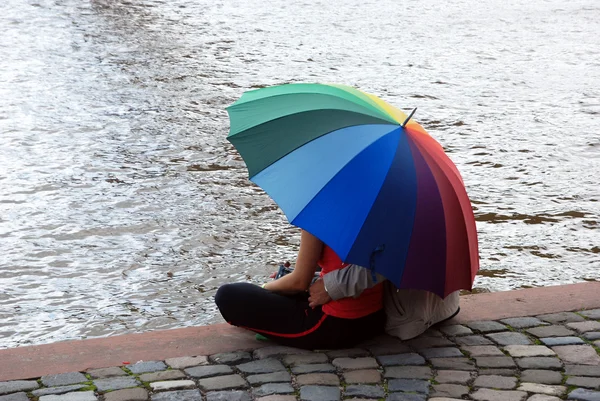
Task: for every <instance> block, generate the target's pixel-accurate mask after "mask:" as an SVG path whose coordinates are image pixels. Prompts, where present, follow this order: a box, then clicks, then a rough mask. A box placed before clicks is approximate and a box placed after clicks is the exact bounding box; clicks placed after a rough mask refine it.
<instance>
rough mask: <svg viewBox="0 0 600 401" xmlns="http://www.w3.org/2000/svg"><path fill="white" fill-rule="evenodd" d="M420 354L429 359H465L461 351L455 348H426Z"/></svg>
mask: <svg viewBox="0 0 600 401" xmlns="http://www.w3.org/2000/svg"><path fill="white" fill-rule="evenodd" d="M419 352H420V353H421V355H423V356H424V357H425V358H427V359H431V358H456V357H464V355H463V353H462V352H460V349H458V348H454V347H440V348H426V349H422V350H420V351H419Z"/></svg>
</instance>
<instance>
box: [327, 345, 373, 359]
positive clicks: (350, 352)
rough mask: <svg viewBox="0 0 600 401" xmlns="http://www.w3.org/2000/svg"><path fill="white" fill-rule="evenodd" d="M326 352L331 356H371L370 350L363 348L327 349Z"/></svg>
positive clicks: (332, 357)
mask: <svg viewBox="0 0 600 401" xmlns="http://www.w3.org/2000/svg"><path fill="white" fill-rule="evenodd" d="M325 354H326V355H327V356H328V357H329V358H331V359H335V358H358V357H361V356H369V351H367V350H366V349H363V348H346V349H335V350H331V351H326V352H325Z"/></svg>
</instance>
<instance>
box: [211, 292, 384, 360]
mask: <svg viewBox="0 0 600 401" xmlns="http://www.w3.org/2000/svg"><path fill="white" fill-rule="evenodd" d="M215 302H216V304H217V306H218V307H219V310H220V311H221V314H222V315H223V318H225V320H226V321H227V322H228V323H229V324H232V325H234V326H239V327H242V328H245V329H248V330H252V331H254V332H257V333H260V334H262V335H264V336H265V337H267V338H269V339H271V340H273V341H275V342H277V343H279V344H282V345H287V346H290V347H297V348H304V349H336V348H350V347H353V346H355V345H356V344H358V343H360V342H361V341H364V340H367V339H369V338H371V337H373V336H375V335H378V334H381V333H383V329H384V326H385V312H384V311H383V309H382V310H379V311H377V312H375V313H372V314H370V315H367V316H364V317H361V318H358V319H342V318H338V317H334V316H329V315H326V314H324V313H323V311H322V310H321V307H320V306H319V307H316V308H314V309H312V308H310V307H309V306H308V293H302V294H298V295H293V296H286V295H281V294H277V293H274V292H271V291H268V290H265V289H263V288H261V287H259V286H257V285H254V284H250V283H233V284H225V285H223V286H222V287H221V288H219V290H218V291H217V294H216V295H215Z"/></svg>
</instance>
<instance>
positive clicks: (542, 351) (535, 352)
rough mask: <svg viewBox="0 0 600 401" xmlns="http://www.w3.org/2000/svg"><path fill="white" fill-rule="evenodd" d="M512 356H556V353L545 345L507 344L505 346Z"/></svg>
mask: <svg viewBox="0 0 600 401" xmlns="http://www.w3.org/2000/svg"><path fill="white" fill-rule="evenodd" d="M504 350H505V351H507V352H508V353H509V354H510V356H512V357H514V358H522V357H526V356H556V353H555V352H554V351H552V350H551V349H550V348H548V347H545V346H543V345H507V346H506V347H504Z"/></svg>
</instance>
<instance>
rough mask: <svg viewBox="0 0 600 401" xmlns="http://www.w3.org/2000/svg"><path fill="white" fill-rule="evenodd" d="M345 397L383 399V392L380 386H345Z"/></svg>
mask: <svg viewBox="0 0 600 401" xmlns="http://www.w3.org/2000/svg"><path fill="white" fill-rule="evenodd" d="M344 396H345V397H364V398H383V397H384V396H385V390H384V389H383V387H381V386H364V385H362V386H361V385H352V386H346V390H345V391H344Z"/></svg>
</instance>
